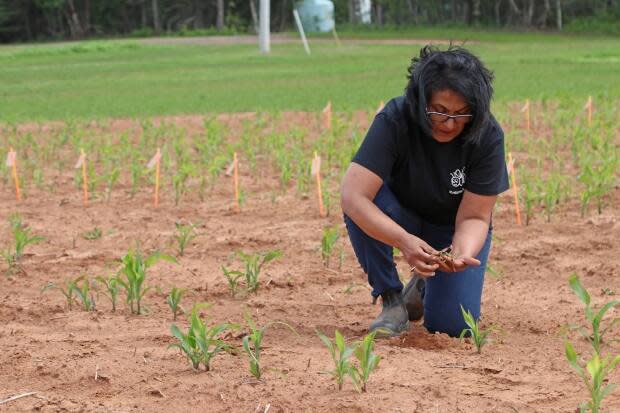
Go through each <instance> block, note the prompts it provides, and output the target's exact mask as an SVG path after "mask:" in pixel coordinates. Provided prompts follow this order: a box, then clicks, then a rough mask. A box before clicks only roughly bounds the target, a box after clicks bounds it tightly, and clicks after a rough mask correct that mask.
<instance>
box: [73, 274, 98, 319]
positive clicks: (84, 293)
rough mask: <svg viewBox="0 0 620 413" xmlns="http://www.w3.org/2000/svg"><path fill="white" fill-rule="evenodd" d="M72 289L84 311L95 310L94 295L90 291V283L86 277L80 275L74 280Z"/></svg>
mask: <svg viewBox="0 0 620 413" xmlns="http://www.w3.org/2000/svg"><path fill="white" fill-rule="evenodd" d="M73 289H74V292H75V296H76V298H77V300H75V301H78V300H79V302H81V303H82V309H83V310H84V311H94V310H95V297H94V296H93V294H92V293H91V283H90V280H89V279H88V277H86V276H82V277H79V278H77V279H76V280H75V282H74V285H73Z"/></svg>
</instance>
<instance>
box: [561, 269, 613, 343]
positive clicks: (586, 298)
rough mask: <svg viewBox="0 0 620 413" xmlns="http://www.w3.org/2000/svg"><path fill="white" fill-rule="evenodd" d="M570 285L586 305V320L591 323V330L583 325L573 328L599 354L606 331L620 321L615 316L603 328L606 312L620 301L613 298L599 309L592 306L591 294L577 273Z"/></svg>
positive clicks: (571, 277) (571, 279)
mask: <svg viewBox="0 0 620 413" xmlns="http://www.w3.org/2000/svg"><path fill="white" fill-rule="evenodd" d="M568 282H569V285H570V288H571V290H573V292H574V293H575V295H576V296H577V297H578V298H579V300H580V301H581V302H582V303H583V304H584V305H585V316H586V320H587V321H588V322H589V323H590V325H589V327H590V329H591V331H589V330H586V329H585V328H584V327H581V326H577V327H574V326H571V327H573V329H576V330H578V331H579V333H580V334H581V335H582V336H583V337H584V338H585V339H586V340H588V342H589V343H590V345H591V346H592V348H593V349H594V351H595V352H596V353H597V354H599V355H600V354H601V345H602V344H603V339H604V337H605V335H606V333H607V332H608V331H609V330H610V329H611V328H613V327H614V326H615V325H616V324H618V323H620V317H616V318H613V319H612V320H610V321H609V322H608V323H607V326H606V327H605V328H602V326H601V322H602V321H603V317H604V316H605V314H606V313H607V312H608V311H609V310H611V309H612V308H614V307H616V306H617V305H618V304H620V301H618V300H613V301H609V302H607V303H606V304H604V305H603V306H602V307H601V308H600V309H599V310H598V311H597V310H596V309H594V308H592V306H591V302H590V294H589V293H588V291H587V290H586V289H585V288H584V287H583V285H581V282H580V281H579V277H577V274H575V273H573V274H572V275H571V276H570V278H569V280H568Z"/></svg>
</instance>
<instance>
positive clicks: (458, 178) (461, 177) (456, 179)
mask: <svg viewBox="0 0 620 413" xmlns="http://www.w3.org/2000/svg"><path fill="white" fill-rule="evenodd" d="M450 183H451V184H452V186H453V187H455V188H458V189H456V190H451V191H448V192H450V194H452V195H458V194H460V193H462V192H463V185H465V167H463V168H462V169H457V170H455V171H454V172H450Z"/></svg>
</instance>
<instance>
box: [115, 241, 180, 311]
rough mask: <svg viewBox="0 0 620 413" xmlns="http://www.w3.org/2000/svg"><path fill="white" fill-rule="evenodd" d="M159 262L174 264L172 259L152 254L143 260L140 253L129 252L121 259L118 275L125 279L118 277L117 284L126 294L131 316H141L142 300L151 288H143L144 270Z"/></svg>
mask: <svg viewBox="0 0 620 413" xmlns="http://www.w3.org/2000/svg"><path fill="white" fill-rule="evenodd" d="M159 260H165V261H170V262H174V263H176V260H175V259H174V257H171V256H169V255H165V254H161V253H154V254H151V255H149V256H148V257H147V258H143V257H142V253H141V252H140V251H133V250H130V251H129V252H127V254H126V255H125V256H124V257H123V259H122V264H123V266H122V267H121V269H120V273H121V274H122V275H124V276H125V278H124V279H122V278H120V277H119V278H118V283H119V284H120V285H121V287H123V288H124V289H125V292H126V293H127V304H128V305H129V309H130V311H131V313H132V314H142V298H143V297H144V295H145V294H146V293H147V292H148V291H149V290H150V289H151V288H152V287H145V286H144V282H145V280H146V270H147V269H148V268H149V267H150V266H151V265H153V264H155V263H156V262H157V261H159Z"/></svg>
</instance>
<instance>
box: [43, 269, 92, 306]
mask: <svg viewBox="0 0 620 413" xmlns="http://www.w3.org/2000/svg"><path fill="white" fill-rule="evenodd" d="M82 278H83V276H81V277H77V278H74V279H69V280H67V281H65V285H64V286H58V285H56V284H54V283H51V282H49V283H47V285H46V286H45V287H43V289H42V290H41V292H45V291H48V290H52V289H56V290H58V291H60V293H61V294H62V295H63V297H65V300H66V301H67V309H68V310H69V311H71V310H72V309H73V303H74V302H75V298H76V297H75V292H76V289H77V283H78V282H79V280H81V279H82Z"/></svg>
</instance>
